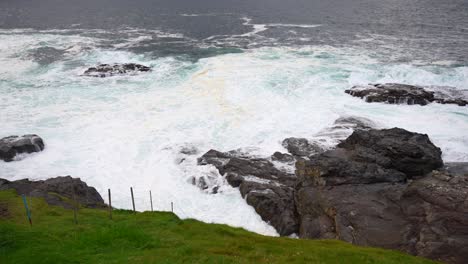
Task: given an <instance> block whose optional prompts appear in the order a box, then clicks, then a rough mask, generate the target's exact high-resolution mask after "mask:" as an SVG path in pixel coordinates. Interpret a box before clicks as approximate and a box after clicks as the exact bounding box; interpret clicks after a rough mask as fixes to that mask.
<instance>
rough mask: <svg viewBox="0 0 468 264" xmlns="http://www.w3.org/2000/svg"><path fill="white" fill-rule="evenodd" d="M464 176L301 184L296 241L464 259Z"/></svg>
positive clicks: (467, 240)
mask: <svg viewBox="0 0 468 264" xmlns="http://www.w3.org/2000/svg"><path fill="white" fill-rule="evenodd" d="M467 188H468V176H453V175H447V174H443V177H442V176H441V175H440V173H439V172H434V173H433V174H431V175H429V176H427V177H425V178H422V179H418V180H415V181H412V182H411V183H374V184H345V185H338V186H313V185H308V186H304V185H301V186H300V187H299V188H298V189H297V191H296V206H297V211H298V214H299V218H300V231H299V236H300V237H302V238H333V239H340V240H344V241H347V242H350V243H353V244H357V245H363V246H373V247H383V248H390V249H398V250H402V251H406V252H408V253H410V254H414V255H418V256H423V257H428V258H431V259H435V260H440V261H444V262H449V263H464V261H465V260H466V259H467V257H468V251H466V248H467V246H468V204H467V203H466V201H467V198H468V196H467V193H466V190H467Z"/></svg>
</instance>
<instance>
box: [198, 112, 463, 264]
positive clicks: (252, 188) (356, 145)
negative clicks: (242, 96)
mask: <svg viewBox="0 0 468 264" xmlns="http://www.w3.org/2000/svg"><path fill="white" fill-rule="evenodd" d="M350 118H351V119H353V117H350ZM348 119H349V118H346V119H340V120H337V121H336V122H335V123H334V124H333V126H332V128H333V129H332V128H330V129H327V130H326V131H328V132H332V133H334V131H336V130H343V131H344V130H347V129H349V127H350V124H352V125H351V127H352V128H353V129H356V130H355V131H354V132H353V133H352V134H351V135H350V136H349V137H348V138H346V139H345V140H344V141H342V142H340V143H339V144H338V145H337V146H336V148H334V149H331V150H328V151H324V152H322V153H319V154H312V155H311V156H309V157H306V156H304V157H301V156H294V155H292V154H287V153H281V152H276V153H274V154H273V155H272V156H271V157H269V158H258V157H249V156H246V155H236V152H235V151H231V152H219V151H216V150H210V151H208V152H207V153H206V154H205V155H203V156H202V157H200V158H199V160H198V162H199V164H200V165H207V164H211V165H213V166H215V167H216V168H217V169H218V171H219V173H220V174H221V175H223V177H225V179H226V181H227V182H228V183H229V184H230V185H231V186H234V187H239V190H240V192H241V194H242V196H243V197H244V198H245V199H246V201H247V203H248V204H249V205H251V206H253V207H254V208H255V210H256V211H257V213H258V214H259V215H260V216H261V217H262V219H263V220H265V221H267V222H269V223H270V224H271V225H272V226H273V227H275V228H276V229H277V231H278V233H280V235H282V236H286V235H290V234H294V233H296V234H298V235H299V237H300V238H317V239H340V240H344V241H347V242H350V243H354V244H357V245H364V246H373V247H383V248H389V249H397V250H401V251H405V252H408V253H410V254H414V255H419V256H423V257H428V258H431V259H435V260H440V261H444V262H448V263H464V262H463V261H464V260H466V259H468V251H467V250H466V248H468V163H449V164H445V166H444V164H443V162H442V159H441V154H442V153H441V150H440V149H439V148H438V147H437V146H435V145H434V144H433V143H432V142H431V141H430V139H429V137H428V136H427V135H424V134H419V133H413V132H409V131H406V130H404V129H400V128H392V129H373V128H371V127H372V126H373V124H372V123H369V122H367V120H365V119H356V120H354V121H353V120H348ZM357 121H363V122H357ZM326 131H325V132H326ZM328 132H327V133H328ZM340 135H341V133H340ZM301 142H303V141H302V140H301ZM303 145H306V144H303ZM293 152H294V151H293ZM311 153H313V152H311ZM275 162H276V163H281V164H291V163H294V162H296V163H295V168H296V171H295V174H292V173H288V172H286V171H284V170H281V169H279V168H278V167H277V166H275V165H276V164H275Z"/></svg>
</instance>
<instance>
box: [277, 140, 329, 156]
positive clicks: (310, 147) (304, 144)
mask: <svg viewBox="0 0 468 264" xmlns="http://www.w3.org/2000/svg"><path fill="white" fill-rule="evenodd" d="M282 145H283V147H284V148H286V149H287V150H288V152H289V153H291V154H292V155H294V156H298V157H308V156H311V155H314V154H319V153H322V152H323V151H324V148H323V147H322V146H321V145H320V144H318V143H316V142H310V141H309V140H307V139H306V138H294V137H291V138H286V139H285V140H283V143H282Z"/></svg>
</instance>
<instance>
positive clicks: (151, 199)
mask: <svg viewBox="0 0 468 264" xmlns="http://www.w3.org/2000/svg"><path fill="white" fill-rule="evenodd" d="M150 202H151V212H153V195H151V190H150Z"/></svg>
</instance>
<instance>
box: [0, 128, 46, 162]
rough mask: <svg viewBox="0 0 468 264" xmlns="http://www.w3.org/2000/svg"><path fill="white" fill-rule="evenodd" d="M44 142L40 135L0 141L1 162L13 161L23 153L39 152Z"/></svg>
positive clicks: (13, 137) (11, 137)
mask: <svg viewBox="0 0 468 264" xmlns="http://www.w3.org/2000/svg"><path fill="white" fill-rule="evenodd" d="M43 149H44V141H43V140H42V138H40V137H39V136H38V135H24V136H9V137H5V138H2V139H0V160H4V161H6V162H9V161H13V160H14V158H15V157H16V156H17V155H18V154H21V153H33V152H39V151H42V150H43Z"/></svg>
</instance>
